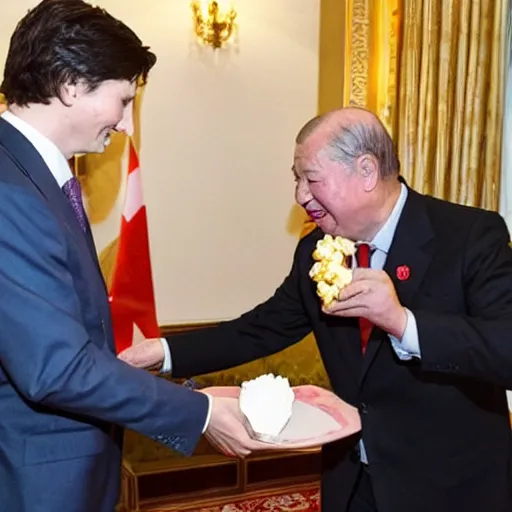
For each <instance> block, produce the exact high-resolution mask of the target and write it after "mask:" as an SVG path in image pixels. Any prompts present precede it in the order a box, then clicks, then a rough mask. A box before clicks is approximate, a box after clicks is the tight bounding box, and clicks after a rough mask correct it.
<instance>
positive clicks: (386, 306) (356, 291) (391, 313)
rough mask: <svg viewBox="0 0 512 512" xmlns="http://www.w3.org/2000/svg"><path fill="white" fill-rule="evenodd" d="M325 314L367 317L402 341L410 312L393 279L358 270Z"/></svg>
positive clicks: (383, 274) (369, 271) (364, 269)
mask: <svg viewBox="0 0 512 512" xmlns="http://www.w3.org/2000/svg"><path fill="white" fill-rule="evenodd" d="M323 311H324V312H325V313H326V314H329V315H336V316H341V317H363V318H366V319H368V320H370V322H372V323H373V324H374V325H376V326H378V327H380V328H381V329H382V330H384V331H385V332H387V333H389V334H391V335H392V336H395V337H396V338H398V339H401V338H402V336H403V334H404V331H405V327H406V325H407V313H406V311H405V308H404V307H403V306H402V305H401V304H400V302H399V300H398V297H397V295H396V291H395V287H394V286H393V282H392V281H391V279H390V277H389V276H388V275H387V274H386V272H384V271H383V270H374V269H367V268H358V269H355V270H354V276H353V279H352V282H351V283H350V284H349V285H348V286H347V287H346V288H344V289H343V290H342V291H341V292H340V295H339V297H338V300H335V301H333V302H332V303H331V304H329V306H328V307H325V308H323Z"/></svg>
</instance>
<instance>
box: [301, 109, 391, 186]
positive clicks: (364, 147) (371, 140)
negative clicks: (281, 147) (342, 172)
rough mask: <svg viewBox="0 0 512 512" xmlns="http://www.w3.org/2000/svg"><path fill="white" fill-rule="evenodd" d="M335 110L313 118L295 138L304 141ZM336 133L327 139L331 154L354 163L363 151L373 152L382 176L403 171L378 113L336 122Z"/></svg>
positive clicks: (342, 161) (339, 159) (327, 146)
mask: <svg viewBox="0 0 512 512" xmlns="http://www.w3.org/2000/svg"><path fill="white" fill-rule="evenodd" d="M332 117H333V116H332V113H328V114H322V115H320V116H317V117H315V118H313V119H311V120H310V121H309V122H308V123H306V124H305V125H304V127H303V128H302V129H301V130H300V132H299V134H298V135H297V137H296V139H295V141H296V143H297V144H301V143H303V142H304V141H305V140H306V139H307V138H308V137H309V136H310V135H311V134H312V133H313V132H314V131H316V130H317V129H318V128H319V126H320V125H322V124H323V123H324V122H328V121H329V120H330V118H332ZM332 131H333V136H332V138H331V139H330V140H329V142H328V143H327V145H326V147H325V151H326V152H327V156H328V157H329V158H330V159H331V160H333V161H335V162H340V163H342V164H345V165H347V166H349V167H350V166H352V165H353V164H354V162H355V161H356V160H357V159H358V158H359V157H361V156H363V155H368V154H369V155H373V156H374V157H375V159H376V160H377V162H378V163H379V167H380V175H381V177H382V178H388V177H391V176H397V175H398V174H399V172H400V161H399V159H398V154H397V152H396V149H395V145H394V143H393V140H392V139H391V137H390V135H389V133H388V132H387V130H386V128H385V127H384V125H383V124H382V122H381V121H380V119H379V118H378V117H377V116H374V115H373V114H372V120H371V121H368V120H361V121H357V122H336V123H333V129H332Z"/></svg>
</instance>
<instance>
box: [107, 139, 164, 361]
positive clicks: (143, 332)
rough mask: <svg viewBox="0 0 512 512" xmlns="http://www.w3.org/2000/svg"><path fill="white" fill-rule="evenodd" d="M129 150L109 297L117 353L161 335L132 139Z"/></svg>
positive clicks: (139, 181)
mask: <svg viewBox="0 0 512 512" xmlns="http://www.w3.org/2000/svg"><path fill="white" fill-rule="evenodd" d="M129 151H130V153H129V159H128V179H127V186H126V198H125V203H124V208H123V216H122V219H121V232H120V236H119V245H118V251H117V257H116V263H115V268H114V275H113V277H112V285H111V287H110V295H109V301H110V307H111V311H112V322H113V328H114V338H115V344H116V350H117V353H119V352H121V351H122V350H124V349H125V348H128V347H129V346H131V345H133V344H134V343H136V342H138V341H141V340H142V339H144V338H157V337H159V336H160V329H159V328H158V323H157V320H156V308H155V294H154V291H153V279H152V273H151V258H150V253H149V237H148V223H147V218H146V207H145V206H144V202H143V200H142V186H141V177H140V168H139V159H138V157H137V153H136V151H135V148H134V146H133V141H132V140H131V139H130V140H129Z"/></svg>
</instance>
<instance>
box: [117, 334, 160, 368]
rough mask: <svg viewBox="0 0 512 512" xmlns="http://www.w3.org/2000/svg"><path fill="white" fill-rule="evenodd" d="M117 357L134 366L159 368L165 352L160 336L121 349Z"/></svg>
mask: <svg viewBox="0 0 512 512" xmlns="http://www.w3.org/2000/svg"><path fill="white" fill-rule="evenodd" d="M117 357H118V358H119V359H121V360H122V361H124V362H125V363H128V364H129V365H131V366H135V367H136V368H144V369H146V370H160V368H162V364H163V362H164V357H165V354H164V349H163V348H162V342H161V341H160V338H149V339H147V340H144V341H141V342H140V343H137V344H136V345H132V346H131V347H129V348H127V349H126V350H123V351H122V352H121V353H119V355H118V356H117Z"/></svg>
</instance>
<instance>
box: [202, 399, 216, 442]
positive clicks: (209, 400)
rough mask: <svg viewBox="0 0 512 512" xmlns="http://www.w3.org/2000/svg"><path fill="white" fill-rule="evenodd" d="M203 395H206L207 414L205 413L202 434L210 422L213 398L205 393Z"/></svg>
mask: <svg viewBox="0 0 512 512" xmlns="http://www.w3.org/2000/svg"><path fill="white" fill-rule="evenodd" d="M205 395H206V396H207V397H208V414H207V415H206V421H205V422H204V427H203V432H202V433H203V434H204V433H205V432H206V429H207V428H208V425H209V424H210V416H211V415H212V401H213V398H212V397H211V396H210V395H209V394H208V393H205Z"/></svg>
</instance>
